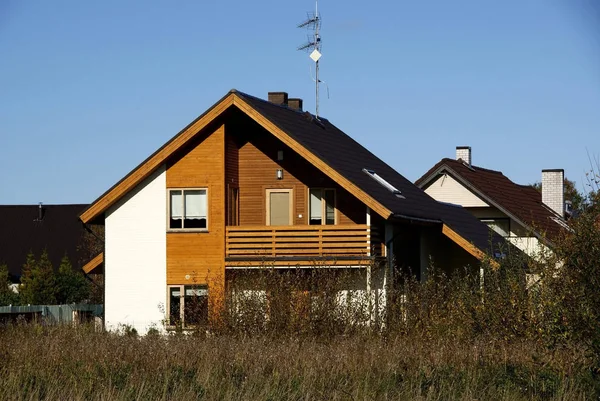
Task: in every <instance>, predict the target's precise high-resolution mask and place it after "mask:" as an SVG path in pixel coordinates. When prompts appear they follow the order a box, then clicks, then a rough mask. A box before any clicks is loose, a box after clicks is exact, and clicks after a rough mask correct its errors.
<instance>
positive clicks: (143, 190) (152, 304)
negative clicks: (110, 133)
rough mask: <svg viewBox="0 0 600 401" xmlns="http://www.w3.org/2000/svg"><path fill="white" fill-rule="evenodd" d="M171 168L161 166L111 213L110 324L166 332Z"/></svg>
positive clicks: (107, 257)
mask: <svg viewBox="0 0 600 401" xmlns="http://www.w3.org/2000/svg"><path fill="white" fill-rule="evenodd" d="M166 213H167V194H166V170H165V167H164V166H162V167H160V168H159V169H158V170H157V171H156V172H154V173H153V174H152V175H151V176H150V177H148V178H147V179H145V180H144V181H143V182H141V183H140V184H139V185H138V186H137V187H136V188H135V189H133V190H132V191H130V192H129V193H128V194H127V195H126V196H125V197H124V198H123V199H121V200H120V201H119V202H118V203H117V204H116V205H114V206H112V207H111V208H110V209H109V210H108V211H107V212H106V220H105V224H106V232H105V235H106V240H105V254H104V269H105V286H106V288H105V320H106V328H107V329H108V330H115V329H118V328H119V326H120V325H130V326H132V327H134V328H135V329H136V330H137V331H138V333H140V334H145V333H146V332H147V331H148V329H149V328H150V327H152V326H156V327H157V328H158V329H161V328H162V320H163V319H164V311H161V310H160V308H159V304H162V305H163V308H164V304H165V302H166V299H167V273H166V266H167V236H166V230H167V223H166V221H167V216H166Z"/></svg>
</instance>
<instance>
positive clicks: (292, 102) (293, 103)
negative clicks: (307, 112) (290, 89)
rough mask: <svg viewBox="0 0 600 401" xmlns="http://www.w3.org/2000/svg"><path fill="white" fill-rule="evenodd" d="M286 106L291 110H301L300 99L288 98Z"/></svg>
mask: <svg viewBox="0 0 600 401" xmlns="http://www.w3.org/2000/svg"><path fill="white" fill-rule="evenodd" d="M288 107H289V108H290V109H292V110H298V111H302V99H299V98H297V97H293V98H289V99H288Z"/></svg>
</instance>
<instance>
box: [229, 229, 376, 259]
mask: <svg viewBox="0 0 600 401" xmlns="http://www.w3.org/2000/svg"><path fill="white" fill-rule="evenodd" d="M226 231H227V234H226V241H225V248H226V249H225V256H226V257H257V258H260V257H277V256H302V257H304V256H305V257H307V258H310V257H320V256H334V257H357V256H359V257H366V256H370V255H371V240H372V238H373V237H374V234H375V233H374V231H372V227H370V226H367V225H366V224H358V225H343V226H340V225H332V226H229V227H227V228H226Z"/></svg>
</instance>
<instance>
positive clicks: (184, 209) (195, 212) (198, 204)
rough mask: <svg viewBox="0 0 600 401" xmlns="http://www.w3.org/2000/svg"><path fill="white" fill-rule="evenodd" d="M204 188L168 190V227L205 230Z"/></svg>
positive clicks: (205, 198)
mask: <svg viewBox="0 0 600 401" xmlns="http://www.w3.org/2000/svg"><path fill="white" fill-rule="evenodd" d="M207 210H208V208H207V196H206V189H171V190H169V229H171V230H206V229H207V227H208V221H207V220H208V219H207Z"/></svg>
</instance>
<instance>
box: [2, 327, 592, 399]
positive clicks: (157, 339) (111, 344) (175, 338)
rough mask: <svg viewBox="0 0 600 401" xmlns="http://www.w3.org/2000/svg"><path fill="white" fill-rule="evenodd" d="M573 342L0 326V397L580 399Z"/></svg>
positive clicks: (583, 381)
mask: <svg viewBox="0 0 600 401" xmlns="http://www.w3.org/2000/svg"><path fill="white" fill-rule="evenodd" d="M584 359H585V357H584V355H582V353H581V351H579V350H577V349H560V350H554V351H553V352H549V351H547V350H546V349H544V348H543V347H541V346H539V345H538V344H536V343H534V342H529V341H524V342H519V341H516V342H511V343H507V342H505V341H501V342H498V341H494V340H487V341H485V340H483V339H480V340H477V341H456V340H454V339H452V338H449V337H447V338H438V339H436V340H424V339H422V338H418V337H414V336H408V335H398V336H382V335H368V334H354V335H350V336H338V337H332V338H329V339H322V338H319V337H316V336H305V337H297V336H296V337H284V336H279V337H273V336H268V335H267V336H254V337H243V336H234V335H221V336H213V337H206V336H204V337H201V336H199V335H171V336H163V337H161V336H153V335H149V336H146V337H143V338H139V337H136V336H129V335H123V334H115V333H112V334H111V333H95V332H93V331H92V330H91V329H86V328H78V329H76V328H69V327H42V326H14V327H6V328H3V329H1V330H0V377H2V381H1V382H0V399H3V400H12V399H15V400H19V399H23V400H30V399H49V400H54V399H99V400H101V399H111V400H113V399H116V400H134V399H135V400H138V399H140V400H142V399H143V400H146V399H180V400H190V399H206V400H216V399H218V400H379V399H382V400H385V399H393V400H397V399H410V400H438V399H455V400H484V399H493V400H519V399H523V400H525V399H527V400H530V399H560V400H577V399H582V400H583V399H589V398H591V397H592V396H593V394H594V388H593V386H594V383H592V382H591V381H590V380H591V379H589V377H591V376H589V375H588V373H586V370H585V369H584V368H583V365H580V364H579V363H578V362H577V361H583V360H584Z"/></svg>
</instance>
